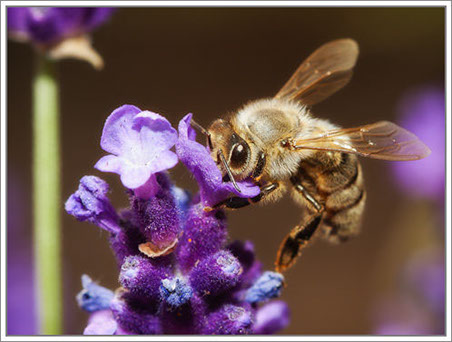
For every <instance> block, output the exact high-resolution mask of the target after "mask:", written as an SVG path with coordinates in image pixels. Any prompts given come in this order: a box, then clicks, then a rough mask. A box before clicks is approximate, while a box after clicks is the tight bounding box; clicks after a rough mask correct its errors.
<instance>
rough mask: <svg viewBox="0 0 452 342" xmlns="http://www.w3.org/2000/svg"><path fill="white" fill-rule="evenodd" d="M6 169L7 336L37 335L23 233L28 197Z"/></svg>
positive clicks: (26, 238) (13, 172)
mask: <svg viewBox="0 0 452 342" xmlns="http://www.w3.org/2000/svg"><path fill="white" fill-rule="evenodd" d="M18 171H19V170H12V169H11V170H10V169H9V167H8V192H7V196H8V201H7V203H8V205H7V210H8V212H7V259H6V260H7V277H6V290H7V292H6V295H7V297H6V316H7V320H6V322H7V327H6V333H7V334H8V335H34V334H36V333H37V322H38V319H37V317H36V311H35V294H34V275H33V255H32V241H31V235H30V232H29V231H28V230H27V226H28V218H27V210H25V208H28V206H29V204H30V203H29V202H28V201H29V197H28V196H26V195H25V193H26V192H25V189H23V187H22V184H21V183H20V181H19V178H18V177H17V175H18V174H19V172H18Z"/></svg>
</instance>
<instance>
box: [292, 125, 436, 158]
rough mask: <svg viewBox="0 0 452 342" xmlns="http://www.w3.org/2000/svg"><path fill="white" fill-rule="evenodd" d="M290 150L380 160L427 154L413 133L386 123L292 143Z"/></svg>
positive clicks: (335, 131) (329, 133)
mask: <svg viewBox="0 0 452 342" xmlns="http://www.w3.org/2000/svg"><path fill="white" fill-rule="evenodd" d="M291 147H292V148H293V149H313V150H324V151H337V152H346V153H353V154H358V155H361V156H364V157H369V158H375V159H384V160H417V159H422V158H425V157H427V156H428V155H429V154H430V152H431V151H430V149H429V148H428V147H427V146H426V145H425V144H424V143H423V142H422V141H421V140H419V138H418V137H416V136H415V135H414V134H413V133H411V132H409V131H407V130H406V129H404V128H402V127H399V126H397V125H396V124H394V123H392V122H389V121H380V122H376V123H373V124H370V125H365V126H360V127H355V128H346V129H338V130H333V131H328V132H326V133H323V134H322V135H319V136H317V137H314V138H310V139H298V140H294V141H292V143H291Z"/></svg>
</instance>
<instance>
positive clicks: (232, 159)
mask: <svg viewBox="0 0 452 342" xmlns="http://www.w3.org/2000/svg"><path fill="white" fill-rule="evenodd" d="M209 133H210V141H209V146H210V149H211V154H212V157H213V159H214V160H216V161H217V164H218V165H219V167H220V169H221V170H222V171H223V175H224V177H223V179H224V180H225V181H230V180H231V179H230V175H229V172H228V168H229V170H230V172H231V173H232V175H233V176H234V178H235V179H236V180H241V179H243V178H246V177H247V176H248V174H247V173H246V171H247V170H248V165H249V163H250V158H251V150H250V147H249V145H248V143H247V142H246V141H245V140H244V139H243V138H242V137H240V136H239V135H238V134H237V132H235V131H234V129H233V127H232V125H231V124H230V123H229V122H228V121H226V120H223V119H217V120H215V121H214V122H213V123H212V125H211V126H210V128H209ZM222 155H223V156H222ZM222 159H224V160H222Z"/></svg>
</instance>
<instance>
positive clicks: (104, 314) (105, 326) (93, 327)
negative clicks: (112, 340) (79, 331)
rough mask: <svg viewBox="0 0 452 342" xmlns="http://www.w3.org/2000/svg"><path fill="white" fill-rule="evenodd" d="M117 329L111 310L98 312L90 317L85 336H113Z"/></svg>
mask: <svg viewBox="0 0 452 342" xmlns="http://www.w3.org/2000/svg"><path fill="white" fill-rule="evenodd" d="M117 328H118V324H117V323H116V321H115V319H114V318H113V314H112V313H111V311H110V310H102V311H96V312H94V313H93V314H92V315H91V316H90V318H89V321H88V325H87V326H86V328H85V331H84V332H83V335H113V334H114V333H115V332H116V329H117Z"/></svg>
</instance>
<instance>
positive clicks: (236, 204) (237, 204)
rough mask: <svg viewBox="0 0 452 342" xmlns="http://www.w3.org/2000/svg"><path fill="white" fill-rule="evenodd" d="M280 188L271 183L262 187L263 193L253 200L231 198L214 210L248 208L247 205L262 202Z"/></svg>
mask: <svg viewBox="0 0 452 342" xmlns="http://www.w3.org/2000/svg"><path fill="white" fill-rule="evenodd" d="M278 187H279V183H278V182H274V183H269V184H265V185H263V186H261V192H260V194H259V195H257V196H255V197H252V198H242V197H237V196H234V197H229V198H227V199H225V200H224V201H221V202H220V203H217V204H215V205H214V206H213V209H222V208H228V209H239V208H243V207H246V206H247V205H250V204H252V203H257V202H259V201H261V200H262V198H264V197H265V196H267V195H268V194H270V193H271V192H273V191H275V190H276V189H277V188H278Z"/></svg>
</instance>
